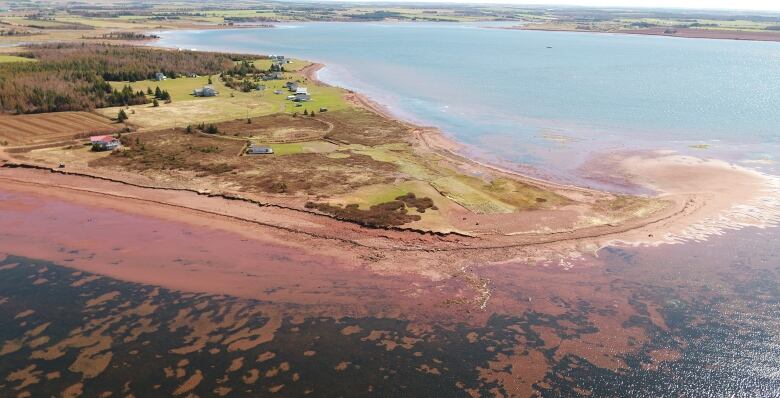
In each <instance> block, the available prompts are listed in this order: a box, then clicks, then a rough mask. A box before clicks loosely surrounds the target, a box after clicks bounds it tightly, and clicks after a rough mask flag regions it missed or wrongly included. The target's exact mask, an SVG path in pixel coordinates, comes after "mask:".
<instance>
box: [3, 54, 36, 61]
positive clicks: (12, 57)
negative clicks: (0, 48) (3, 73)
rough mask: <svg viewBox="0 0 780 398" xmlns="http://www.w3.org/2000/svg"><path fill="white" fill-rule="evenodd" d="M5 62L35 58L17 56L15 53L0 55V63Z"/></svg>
mask: <svg viewBox="0 0 780 398" xmlns="http://www.w3.org/2000/svg"><path fill="white" fill-rule="evenodd" d="M6 62H35V60H34V59H31V58H25V57H17V56H15V55H0V63H6Z"/></svg>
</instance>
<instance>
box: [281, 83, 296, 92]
mask: <svg viewBox="0 0 780 398" xmlns="http://www.w3.org/2000/svg"><path fill="white" fill-rule="evenodd" d="M284 86H285V87H287V89H288V90H290V91H293V92H295V91H297V90H298V83H296V82H287V83H284Z"/></svg>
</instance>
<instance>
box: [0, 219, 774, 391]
mask: <svg viewBox="0 0 780 398" xmlns="http://www.w3.org/2000/svg"><path fill="white" fill-rule="evenodd" d="M59 208H60V209H63V210H64V209H65V208H64V207H59ZM8 212H9V209H7V208H6V209H5V213H8ZM70 213H73V212H70ZM96 214H97V211H95V210H94V209H93V213H92V215H91V216H90V215H89V214H87V215H85V217H87V218H90V217H92V218H95V217H96ZM7 215H8V214H4V217H3V218H2V220H4V222H5V223H8V222H11V223H14V221H13V218H12V217H6V216H7ZM114 217H117V216H116V215H114ZM125 221H126V223H125V224H126V229H127V230H135V231H138V232H144V233H147V234H149V235H150V236H149V239H148V240H147V241H146V243H145V247H146V249H145V250H138V249H137V248H136V249H135V250H128V246H133V245H126V246H125V247H121V244H120V243H119V242H117V241H114V242H112V240H111V239H106V240H104V242H105V243H106V244H105V245H102V246H101V245H96V246H95V248H94V249H92V250H85V249H84V246H80V243H83V242H87V241H95V240H94V239H92V238H90V237H89V233H87V232H80V231H84V230H85V229H77V230H76V231H74V232H73V234H72V236H71V237H70V238H69V240H67V241H62V242H52V248H53V249H54V250H52V251H41V252H40V253H42V254H43V253H48V254H45V255H46V256H47V257H50V258H51V259H55V258H57V259H58V260H57V261H56V262H51V261H47V260H36V259H31V258H28V257H19V256H17V255H14V253H13V247H10V246H7V245H6V247H3V249H2V252H5V253H7V255H3V260H2V262H0V292H2V297H0V320H1V321H2V325H3V327H2V328H0V341H2V345H1V346H0V377H2V381H0V392H1V393H2V394H4V395H8V396H40V395H57V394H60V393H62V394H64V395H65V396H78V395H79V394H81V396H109V394H108V392H111V393H112V395H113V396H116V395H124V394H133V395H134V396H149V397H153V396H171V395H174V396H186V395H188V394H193V395H194V396H242V395H246V394H257V395H275V394H277V395H279V396H299V395H305V394H307V393H308V394H312V395H313V396H321V395H327V396H334V395H338V396H366V395H370V394H371V393H374V394H376V395H379V396H389V395H404V396H431V395H447V396H466V395H468V394H472V395H473V394H479V395H483V396H492V395H497V394H499V393H500V394H503V395H509V396H578V395H583V394H592V395H594V396H607V395H608V396H668V395H696V396H711V397H717V396H723V395H724V394H725V395H729V396H738V397H741V396H744V397H749V396H771V395H772V394H773V393H774V392H776V391H777V390H778V388H780V379H778V376H777V373H776V369H777V368H778V366H780V363H778V358H780V351H778V344H777V331H778V330H779V328H780V324H778V319H780V317H779V315H780V289H779V288H778V286H780V284H779V283H778V282H780V267H778V265H777V264H778V263H779V262H778V260H779V259H778V253H777V252H776V250H774V244H773V242H776V241H777V239H778V232H777V230H775V229H766V230H760V229H755V228H748V229H745V230H742V231H736V232H732V233H730V234H729V235H728V236H726V237H723V236H721V237H711V238H710V239H709V240H707V241H706V242H699V243H687V244H685V245H665V246H660V247H645V248H621V247H610V248H606V249H603V250H602V251H600V252H599V256H598V257H593V256H585V257H583V258H581V259H579V260H578V261H576V262H574V263H573V264H570V265H569V266H567V267H563V266H561V265H558V264H550V263H529V262H520V261H517V262H508V263H504V264H494V265H484V266H476V265H475V266H474V267H473V268H474V269H473V270H467V271H472V272H474V275H475V276H476V277H477V278H478V280H479V281H482V282H484V286H485V287H487V288H488V289H489V291H490V298H489V300H488V301H487V302H486V304H485V306H484V308H483V309H477V308H476V307H475V303H474V302H473V301H471V300H469V299H468V294H466V295H464V294H463V292H464V291H469V289H471V288H473V286H472V285H470V284H469V283H467V281H465V280H464V278H466V275H465V274H463V275H461V276H457V275H455V276H453V277H452V278H449V279H446V280H438V281H432V280H431V279H430V278H427V277H424V276H419V275H417V276H415V275H385V276H382V275H372V276H371V277H370V278H361V277H360V276H359V275H361V272H360V271H359V270H358V271H355V270H353V269H348V268H342V267H340V266H339V265H338V264H332V265H331V267H330V268H327V272H325V273H323V274H320V275H319V276H317V274H316V273H315V274H312V272H313V271H316V269H315V268H316V266H317V265H316V263H314V262H304V263H302V262H300V261H294V260H292V258H290V257H289V256H285V255H281V254H280V253H281V252H279V251H278V250H276V249H273V248H271V247H269V246H264V245H265V244H264V243H262V242H261V241H257V240H249V241H245V242H244V243H243V244H246V245H247V247H254V248H256V249H258V250H259V252H263V251H264V250H265V251H266V252H267V253H268V256H267V257H268V258H270V259H272V260H273V261H274V263H273V264H268V263H266V262H265V261H264V260H263V258H262V257H263V256H261V255H257V254H256V255H253V259H254V261H255V262H256V263H257V262H258V261H259V263H260V264H266V265H265V266H256V267H255V269H254V270H253V271H252V275H244V278H245V279H254V280H256V281H271V282H270V283H265V284H263V283H260V284H257V285H255V288H254V289H252V288H251V287H250V288H248V289H246V290H243V291H240V290H236V291H234V292H233V293H235V294H230V295H228V294H218V293H198V292H193V291H188V290H187V289H186V288H165V287H162V288H161V287H159V285H163V286H165V285H171V286H175V285H176V284H177V283H178V282H179V281H180V280H185V279H187V280H189V281H188V283H191V282H192V280H195V279H198V278H199V274H200V275H204V274H202V272H199V271H198V268H197V267H198V266H200V267H201V268H200V269H201V270H202V269H204V268H205V269H214V270H216V271H219V272H227V273H231V272H236V273H244V271H241V267H240V265H238V264H237V260H238V259H240V258H241V257H242V255H243V254H245V253H247V252H246V251H241V250H240V248H239V247H238V246H236V247H232V249H235V250H232V249H231V250H227V251H222V252H221V253H222V255H219V256H215V255H213V254H212V256H211V258H210V261H208V262H203V261H193V260H196V259H197V258H198V256H199V255H198V254H194V253H193V252H194V250H193V249H192V248H191V247H189V246H188V245H183V244H180V242H179V241H180V240H181V239H187V240H191V242H192V244H195V245H201V247H200V249H199V251H201V252H208V251H209V250H211V249H213V248H216V247H220V246H221V244H222V243H225V242H226V240H225V239H226V236H225V235H223V234H221V233H216V232H204V231H187V229H186V228H182V226H181V225H178V226H177V225H175V224H171V223H170V222H162V221H156V222H154V223H149V220H145V221H144V220H132V219H126V220H125ZM95 222H98V223H99V222H100V220H99V219H97V218H95ZM166 224H169V225H168V226H167V227H166ZM17 225H18V224H17ZM139 225H145V227H146V229H143V228H139ZM13 230H14V228H13V225H10V224H8V225H3V231H5V232H3V240H2V241H4V242H12V241H13V239H12V238H11V236H12V235H13V234H14V233H16V234H19V233H20V232H13ZM19 231H23V229H22V230H19ZM119 236H120V237H121V236H123V235H121V234H120V235H119ZM177 236H179V237H177ZM204 237H205V238H207V240H202V238H204ZM233 238H236V237H233ZM235 240H236V241H241V239H235ZM98 241H99V240H98ZM181 242H183V241H181ZM166 243H167V244H170V247H169V249H168V251H167V252H166V256H165V257H158V258H153V257H146V256H145V254H144V253H145V252H146V251H155V250H154V248H155V247H157V246H161V245H165V244H166ZM265 247H268V249H264V248H265ZM20 248H21V247H20ZM748 249H749V250H748ZM231 252H232V254H231ZM112 253H113V254H112ZM106 256H113V258H115V259H116V260H117V261H110V258H109V257H106ZM92 258H97V259H99V261H98V262H96V263H99V264H100V265H99V266H98V267H97V268H94V269H95V270H96V271H101V270H102V271H103V272H104V273H114V272H119V274H118V275H120V274H121V269H122V268H133V267H134V266H135V267H137V266H138V264H136V263H144V266H146V267H149V268H147V269H148V270H149V271H148V272H147V275H144V277H145V278H152V279H156V282H155V283H148V284H139V283H133V282H127V281H121V280H118V279H115V278H111V277H107V276H101V275H99V274H95V273H92V272H86V271H81V270H78V268H79V267H81V266H82V264H88V262H84V261H82V260H88V259H92ZM165 258H167V260H165ZM149 261H154V262H163V261H164V262H167V263H168V264H159V263H152V264H148V262H149ZM301 264H305V265H306V266H301ZM237 265H238V267H237ZM307 267H310V268H309V269H307ZM112 268H113V269H114V270H112ZM155 268H158V269H160V270H163V269H165V270H167V271H164V272H155V271H153V270H154V269H155ZM117 269H120V271H116V270H117ZM280 275H285V277H283V278H282V277H280ZM311 277H313V278H314V279H310V278H311ZM200 279H205V280H201V283H203V284H202V286H207V285H208V283H209V280H208V278H205V277H203V276H201V277H200ZM216 283H218V282H216ZM154 285H158V286H154ZM271 285H273V286H271ZM286 291H288V292H297V293H307V292H308V294H297V293H296V294H285V292H286ZM250 296H251V297H250Z"/></svg>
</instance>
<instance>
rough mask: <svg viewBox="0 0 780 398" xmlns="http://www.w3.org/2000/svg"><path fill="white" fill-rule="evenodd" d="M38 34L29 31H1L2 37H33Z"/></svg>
mask: <svg viewBox="0 0 780 398" xmlns="http://www.w3.org/2000/svg"><path fill="white" fill-rule="evenodd" d="M35 34H38V33H35V32H32V31H29V30H18V29H8V30H0V36H32V35H35Z"/></svg>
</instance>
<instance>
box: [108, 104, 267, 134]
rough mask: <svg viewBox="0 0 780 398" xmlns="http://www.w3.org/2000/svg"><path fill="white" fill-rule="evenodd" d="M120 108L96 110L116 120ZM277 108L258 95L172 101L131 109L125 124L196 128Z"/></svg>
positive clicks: (145, 126)
mask: <svg viewBox="0 0 780 398" xmlns="http://www.w3.org/2000/svg"><path fill="white" fill-rule="evenodd" d="M119 109H121V107H113V108H103V109H98V110H96V112H98V113H99V114H101V115H104V116H107V117H112V118H113V117H116V115H117V114H118V113H119ZM278 111H279V109H278V108H277V107H276V106H274V105H271V104H269V103H268V102H267V101H263V100H262V98H260V97H257V96H250V95H246V96H239V95H236V96H235V97H234V98H230V97H229V96H227V97H223V98H220V97H212V98H203V99H200V100H198V101H173V102H172V103H170V104H163V103H161V104H160V106H159V107H156V108H155V107H153V106H152V105H149V104H147V105H137V106H131V107H130V110H126V111H125V112H126V113H127V116H128V117H129V119H128V122H129V123H132V124H134V125H136V126H138V127H139V128H141V129H142V130H146V131H148V130H156V129H164V128H170V127H177V126H178V127H184V126H187V125H190V124H191V125H197V124H198V123H201V122H203V123H215V122H221V121H226V120H236V119H243V118H245V117H247V115H249V116H250V117H255V116H264V115H270V114H272V113H276V112H278Z"/></svg>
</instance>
